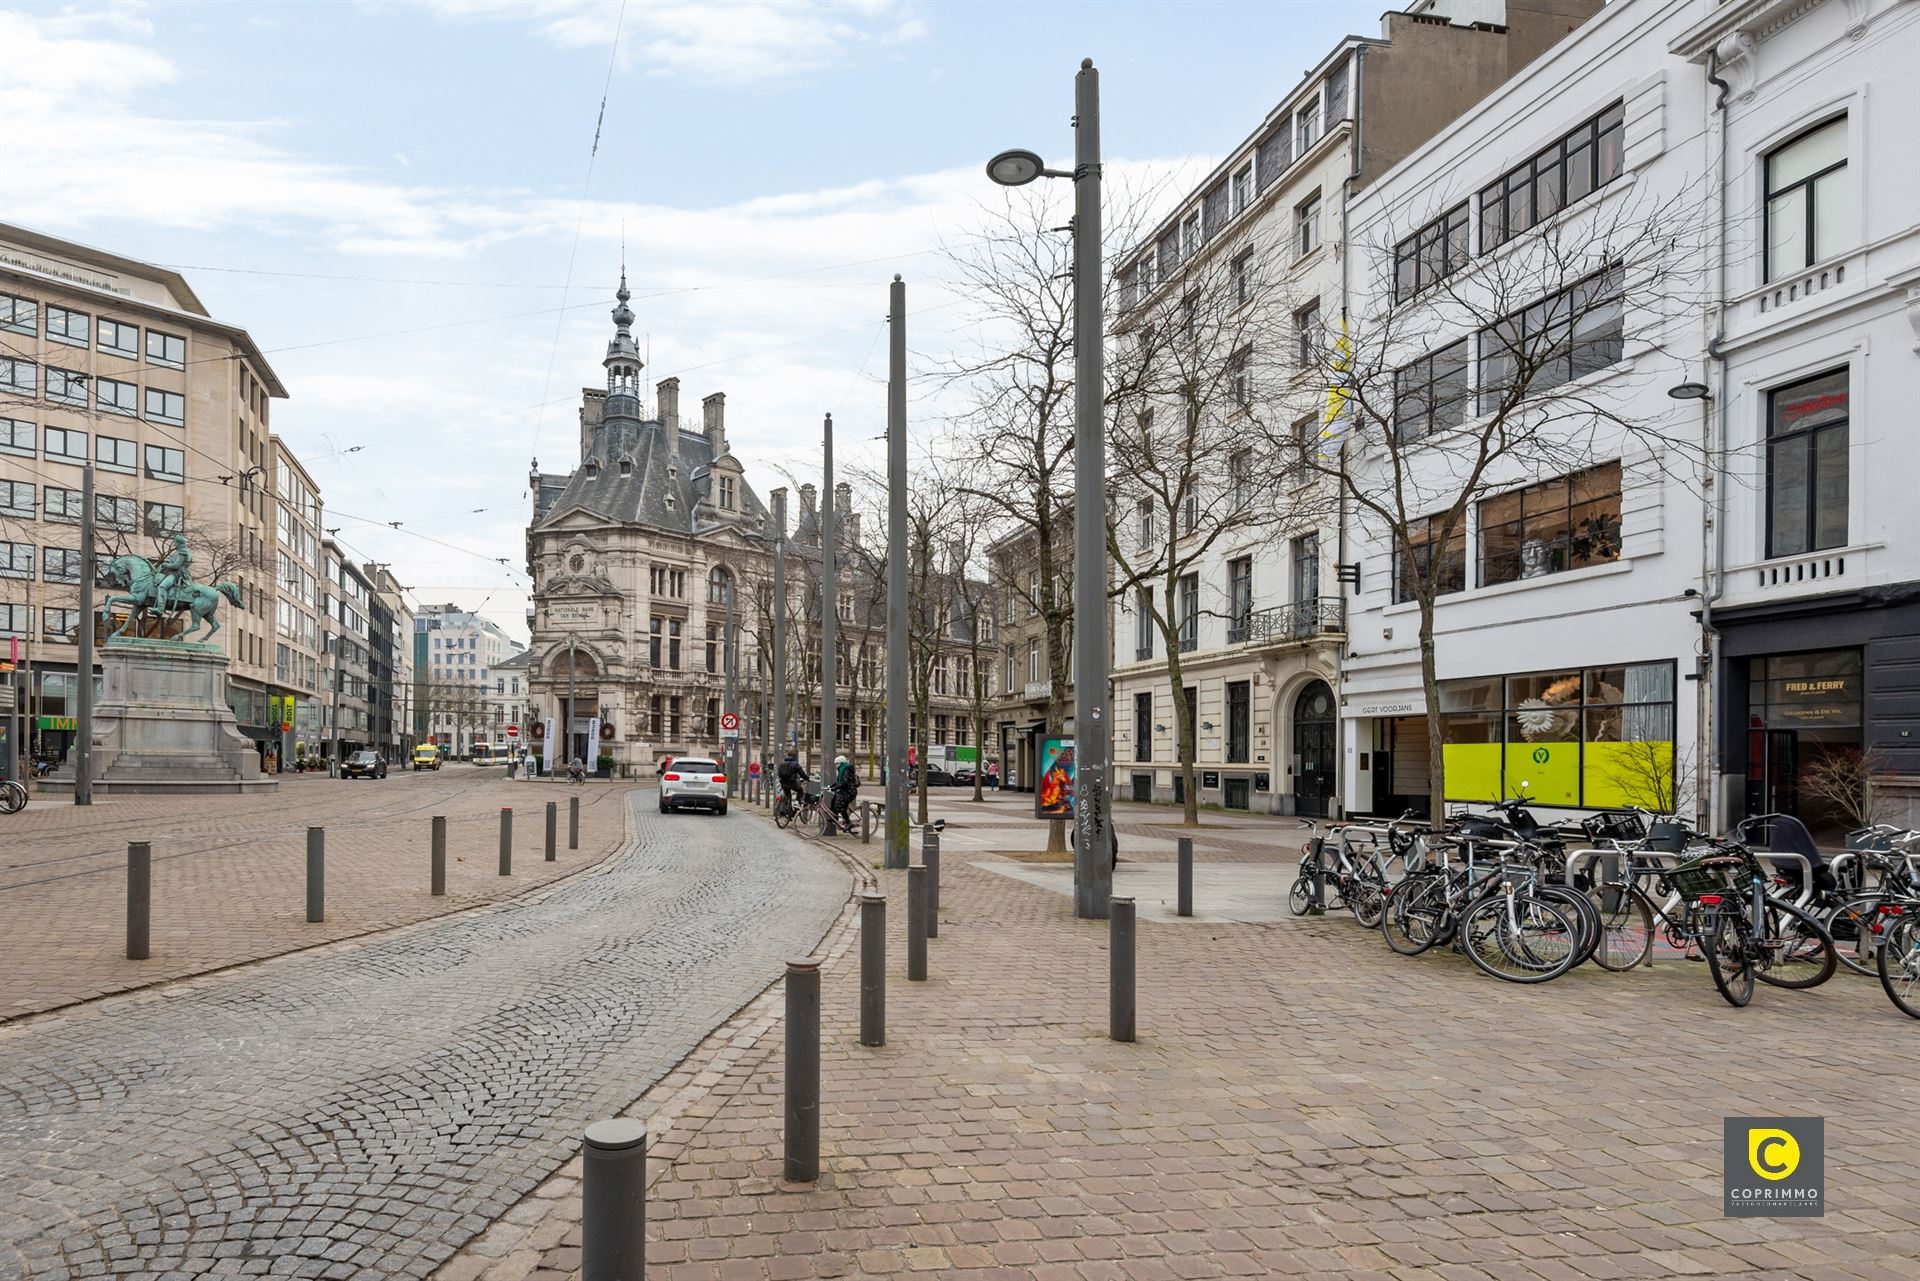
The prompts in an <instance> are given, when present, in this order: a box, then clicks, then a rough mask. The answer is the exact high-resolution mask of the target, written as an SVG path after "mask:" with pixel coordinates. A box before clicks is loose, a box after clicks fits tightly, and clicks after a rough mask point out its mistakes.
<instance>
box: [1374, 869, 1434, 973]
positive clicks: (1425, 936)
mask: <svg viewBox="0 0 1920 1281" xmlns="http://www.w3.org/2000/svg"><path fill="white" fill-rule="evenodd" d="M1446 915H1447V894H1446V882H1445V880H1443V879H1442V878H1441V877H1438V876H1423V877H1420V878H1419V879H1418V880H1409V881H1402V882H1400V884H1398V885H1396V886H1395V887H1394V890H1393V893H1391V894H1389V895H1387V896H1386V902H1385V904H1384V906H1383V910H1382V911H1381V913H1380V933H1381V935H1382V936H1383V937H1384V938H1385V939H1386V940H1387V946H1388V947H1390V948H1392V949H1393V950H1394V951H1396V952H1398V953H1399V954H1400V955H1402V956H1418V955H1420V953H1422V952H1424V951H1426V950H1427V949H1428V948H1430V947H1432V946H1433V945H1434V944H1435V943H1437V942H1439V941H1440V939H1441V938H1442V937H1444V935H1445V933H1446V927H1445V920H1446Z"/></svg>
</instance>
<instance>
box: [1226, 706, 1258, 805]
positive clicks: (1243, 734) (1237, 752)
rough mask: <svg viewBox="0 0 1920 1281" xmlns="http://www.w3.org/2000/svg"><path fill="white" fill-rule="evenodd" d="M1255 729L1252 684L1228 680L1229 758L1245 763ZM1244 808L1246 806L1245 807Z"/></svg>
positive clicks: (1248, 757)
mask: <svg viewBox="0 0 1920 1281" xmlns="http://www.w3.org/2000/svg"><path fill="white" fill-rule="evenodd" d="M1252 729H1253V695H1252V686H1251V685H1250V684H1248V683H1247V682H1246V681H1228V682H1227V760H1228V761H1230V762H1235V763H1243V762H1245V761H1247V760H1249V759H1251V757H1250V756H1249V754H1248V753H1249V746H1250V744H1251V741H1252ZM1243 808H1244V807H1243Z"/></svg>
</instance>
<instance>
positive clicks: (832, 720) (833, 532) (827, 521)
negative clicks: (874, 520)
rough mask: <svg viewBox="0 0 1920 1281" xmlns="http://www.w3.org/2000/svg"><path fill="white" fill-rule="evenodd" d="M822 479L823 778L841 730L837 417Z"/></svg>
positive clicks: (829, 426) (829, 430)
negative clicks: (835, 486) (836, 732)
mask: <svg viewBox="0 0 1920 1281" xmlns="http://www.w3.org/2000/svg"><path fill="white" fill-rule="evenodd" d="M820 448H821V471H822V473H823V474H822V477H821V479H822V480H823V481H824V482H825V484H826V489H827V492H826V496H825V497H826V501H824V502H823V503H821V504H820V506H821V509H822V510H821V513H820V776H821V777H822V778H827V777H829V774H828V771H829V770H831V769H832V768H833V754H834V750H835V748H836V747H837V746H838V744H837V743H836V742H835V741H834V730H835V729H836V728H837V727H838V723H839V722H838V719H837V718H838V716H839V708H838V706H837V705H836V704H837V702H838V700H837V699H836V698H835V695H837V694H838V693H839V692H840V691H839V679H840V674H839V672H838V671H837V670H836V668H837V666H838V665H837V663H836V662H835V658H836V657H837V656H836V655H835V653H834V646H835V645H836V644H837V643H838V638H837V637H836V636H835V635H834V633H835V631H836V630H837V624H838V623H839V621H840V592H839V590H838V588H839V582H840V575H839V571H838V569H837V568H836V566H835V564H834V561H835V559H836V558H835V555H834V553H835V552H837V551H838V550H839V548H838V546H837V544H838V542H839V538H840V531H839V529H838V528H837V526H836V524H835V518H836V517H837V516H838V515H839V513H838V512H837V511H836V510H835V506H836V504H835V502H834V492H833V415H832V414H828V415H827V421H826V424H825V426H823V427H822V428H821V429H820Z"/></svg>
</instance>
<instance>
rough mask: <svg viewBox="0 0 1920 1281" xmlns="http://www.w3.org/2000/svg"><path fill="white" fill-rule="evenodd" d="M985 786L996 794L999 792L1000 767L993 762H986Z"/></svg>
mask: <svg viewBox="0 0 1920 1281" xmlns="http://www.w3.org/2000/svg"><path fill="white" fill-rule="evenodd" d="M987 786H988V787H989V788H991V789H992V790H994V791H996V792H997V791H999V790H1000V766H999V765H998V764H997V763H995V762H993V761H988V762H987Z"/></svg>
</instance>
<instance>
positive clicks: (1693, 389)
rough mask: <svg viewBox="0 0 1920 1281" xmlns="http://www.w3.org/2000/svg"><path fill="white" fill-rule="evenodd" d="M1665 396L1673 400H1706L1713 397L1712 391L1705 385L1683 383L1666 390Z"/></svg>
mask: <svg viewBox="0 0 1920 1281" xmlns="http://www.w3.org/2000/svg"><path fill="white" fill-rule="evenodd" d="M1667 395H1668V396H1670V397H1672V398H1673V399H1675V400H1706V399H1708V398H1709V397H1711V396H1712V395H1713V390H1712V389H1711V388H1709V387H1708V386H1707V385H1706V384H1705V383H1696V382H1684V383H1681V384H1680V385H1679V386H1677V387H1669V388H1667Z"/></svg>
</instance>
